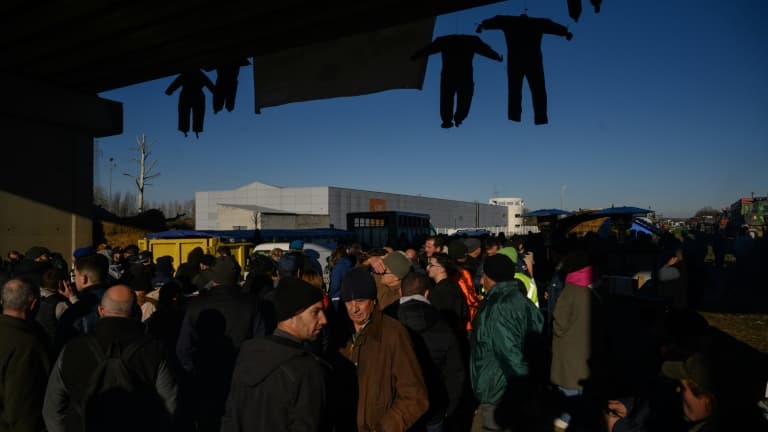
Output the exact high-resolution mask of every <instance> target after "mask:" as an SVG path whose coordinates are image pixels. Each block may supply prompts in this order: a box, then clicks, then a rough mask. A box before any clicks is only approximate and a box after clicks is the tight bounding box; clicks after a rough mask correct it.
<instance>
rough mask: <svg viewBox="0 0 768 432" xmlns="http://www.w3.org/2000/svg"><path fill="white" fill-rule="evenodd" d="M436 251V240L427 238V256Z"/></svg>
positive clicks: (425, 248) (425, 245)
mask: <svg viewBox="0 0 768 432" xmlns="http://www.w3.org/2000/svg"><path fill="white" fill-rule="evenodd" d="M436 251H437V250H436V249H435V241H434V240H427V241H426V242H424V253H426V254H427V256H432V254H434V253H435V252H436Z"/></svg>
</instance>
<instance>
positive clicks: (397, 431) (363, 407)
mask: <svg viewBox="0 0 768 432" xmlns="http://www.w3.org/2000/svg"><path fill="white" fill-rule="evenodd" d="M341 300H342V301H343V302H344V305H345V306H346V309H347V312H348V314H349V318H350V320H351V321H352V324H353V325H354V334H352V337H351V338H350V340H349V341H348V342H347V344H346V346H344V347H343V348H341V354H342V356H344V357H345V358H346V359H348V360H349V361H350V362H352V363H353V364H354V365H355V367H356V371H357V380H358V388H359V393H358V401H357V429H358V432H368V431H378V432H384V431H386V432H402V431H405V430H407V429H408V428H409V427H411V426H412V425H413V424H414V423H415V422H416V420H418V419H419V418H420V417H421V416H422V415H423V414H424V413H425V412H426V411H427V408H428V406H429V402H428V398H427V388H426V386H425V384H424V378H423V376H422V374H421V368H420V366H419V362H418V360H417V359H416V355H415V354H414V352H413V347H412V345H411V339H410V337H409V336H408V332H407V330H406V329H405V327H403V326H402V324H400V323H399V322H398V321H397V320H395V319H393V318H390V317H388V316H386V315H383V314H382V312H381V310H379V309H378V308H377V307H376V283H375V281H374V280H373V277H372V276H371V274H370V273H369V272H368V270H366V269H364V268H356V269H353V270H352V271H350V272H349V273H347V275H346V276H345V277H344V280H343V281H342V285H341Z"/></svg>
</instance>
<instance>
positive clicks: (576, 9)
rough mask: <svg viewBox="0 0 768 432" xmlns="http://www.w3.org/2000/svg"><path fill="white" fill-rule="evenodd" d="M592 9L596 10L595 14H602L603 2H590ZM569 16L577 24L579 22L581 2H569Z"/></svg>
mask: <svg viewBox="0 0 768 432" xmlns="http://www.w3.org/2000/svg"><path fill="white" fill-rule="evenodd" d="M589 2H590V3H592V7H594V8H595V13H600V5H601V4H602V3H603V0H590V1H589ZM568 16H570V17H571V18H573V20H574V21H575V22H579V17H580V16H581V0H568Z"/></svg>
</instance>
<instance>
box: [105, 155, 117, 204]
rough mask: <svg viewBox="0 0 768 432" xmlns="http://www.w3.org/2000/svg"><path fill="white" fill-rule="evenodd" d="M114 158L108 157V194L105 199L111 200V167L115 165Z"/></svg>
mask: <svg viewBox="0 0 768 432" xmlns="http://www.w3.org/2000/svg"><path fill="white" fill-rule="evenodd" d="M116 166H117V164H116V163H115V158H109V196H108V198H107V200H108V201H109V202H111V201H112V168H114V167H116Z"/></svg>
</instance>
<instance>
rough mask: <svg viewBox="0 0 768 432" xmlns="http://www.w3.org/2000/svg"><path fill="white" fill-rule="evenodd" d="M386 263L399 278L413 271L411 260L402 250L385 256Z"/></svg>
mask: <svg viewBox="0 0 768 432" xmlns="http://www.w3.org/2000/svg"><path fill="white" fill-rule="evenodd" d="M384 265H385V266H387V268H388V269H389V271H391V272H392V274H393V275H395V276H397V278H398V279H402V278H404V277H405V275H407V274H408V272H410V271H411V261H410V260H409V259H408V257H406V256H405V255H403V254H401V253H400V252H397V251H395V252H391V253H390V254H389V255H387V256H386V257H385V258H384Z"/></svg>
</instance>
